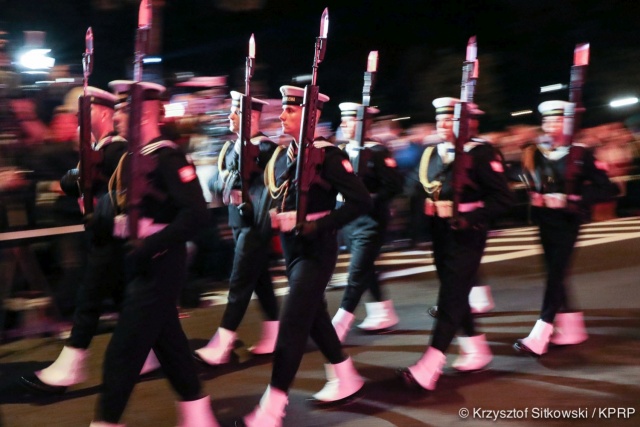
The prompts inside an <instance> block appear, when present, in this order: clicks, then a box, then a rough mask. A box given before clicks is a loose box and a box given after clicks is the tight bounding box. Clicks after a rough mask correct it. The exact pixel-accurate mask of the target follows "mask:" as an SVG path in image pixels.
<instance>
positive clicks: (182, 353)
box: [96, 245, 201, 423]
mask: <svg viewBox="0 0 640 427" xmlns="http://www.w3.org/2000/svg"><path fill="white" fill-rule="evenodd" d="M138 267H139V266H138ZM186 274H187V270H186V248H185V245H178V246H175V247H173V248H171V249H169V250H168V251H167V252H166V253H164V254H163V255H161V256H158V257H156V258H154V259H153V260H152V261H151V265H150V266H149V268H148V272H147V273H146V274H144V273H140V272H138V274H137V275H136V277H135V278H134V279H133V280H132V281H131V282H130V283H128V284H127V287H126V290H125V299H124V302H123V305H122V311H121V313H120V318H119V320H118V324H117V326H116V329H115V331H114V333H113V337H112V338H111V342H110V343H109V346H108V347H107V351H106V354H105V360H104V366H103V378H102V392H101V394H100V396H99V398H98V405H97V408H96V411H97V414H96V420H100V421H106V422H110V423H118V421H119V420H120V418H121V417H122V414H123V412H124V410H125V407H126V405H127V402H128V400H129V397H130V396H131V393H132V391H133V388H134V386H135V383H136V382H137V381H138V377H139V373H140V370H141V369H142V366H143V365H144V361H145V359H146V357H147V355H148V354H149V351H150V350H151V349H152V348H153V351H154V352H155V354H156V356H157V357H158V360H159V361H160V364H161V365H162V370H163V372H164V374H165V375H166V377H167V379H168V380H169V382H170V383H171V386H172V387H173V389H174V390H175V391H176V393H177V394H178V395H179V396H180V400H182V401H191V400H196V399H198V398H200V397H201V385H200V381H199V379H198V376H197V372H196V367H195V362H194V360H193V358H192V356H191V351H190V349H189V344H188V341H187V337H186V336H185V334H184V332H183V330H182V327H181V325H180V320H179V319H178V309H177V307H176V302H177V300H178V295H179V293H180V288H181V287H182V285H183V284H184V281H185V279H186Z"/></svg>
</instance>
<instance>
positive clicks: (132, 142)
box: [127, 0, 152, 239]
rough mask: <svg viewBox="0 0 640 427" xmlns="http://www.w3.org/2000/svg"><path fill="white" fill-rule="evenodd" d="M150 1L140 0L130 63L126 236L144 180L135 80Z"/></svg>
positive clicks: (132, 229) (132, 233)
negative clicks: (131, 81)
mask: <svg viewBox="0 0 640 427" xmlns="http://www.w3.org/2000/svg"><path fill="white" fill-rule="evenodd" d="M151 16H152V9H151V1H150V0H142V1H141V2H140V10H139V12H138V29H137V30H136V42H135V57H134V66H133V80H134V81H135V83H134V84H132V85H131V90H130V97H131V100H130V106H131V108H130V110H131V112H130V114H129V135H128V136H127V139H128V146H129V154H128V155H129V171H128V172H129V177H128V182H127V215H128V226H129V237H130V238H131V239H137V238H138V220H139V219H140V203H141V201H142V188H140V185H141V184H142V183H143V182H144V176H141V174H142V170H141V169H142V168H141V162H142V159H141V157H142V154H141V152H140V150H141V149H142V141H141V135H140V121H141V119H142V102H143V100H144V99H143V95H144V94H143V88H142V86H141V85H140V84H139V83H140V82H141V81H142V60H143V59H144V56H145V52H146V50H147V44H148V41H149V34H150V32H151Z"/></svg>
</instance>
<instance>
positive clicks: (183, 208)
mask: <svg viewBox="0 0 640 427" xmlns="http://www.w3.org/2000/svg"><path fill="white" fill-rule="evenodd" d="M141 152H142V153H143V155H142V156H141V159H142V162H141V163H142V164H141V165H140V167H141V168H142V169H143V171H144V174H143V176H144V180H143V182H136V183H135V184H136V185H141V186H142V190H141V200H140V217H145V218H151V219H152V220H153V222H154V223H157V224H167V226H166V227H165V228H164V229H162V230H161V231H158V232H157V233H155V234H152V235H151V236H148V237H146V238H144V239H143V246H142V248H141V250H140V255H147V256H153V255H154V254H156V253H160V252H162V251H164V250H166V249H168V248H169V247H171V246H173V245H179V244H184V243H186V242H187V241H188V240H189V239H191V238H192V237H193V236H194V235H195V234H196V233H197V232H198V231H199V230H201V229H202V228H204V227H206V226H207V225H208V218H209V217H208V213H207V204H206V202H205V200H204V196H203V194H202V187H201V186H200V182H199V180H198V177H197V175H196V170H195V166H194V165H193V164H192V163H190V162H189V161H187V158H186V157H185V155H184V153H183V152H182V150H181V149H180V148H179V147H178V146H177V145H176V144H174V143H172V142H170V141H167V140H163V139H162V138H157V139H155V140H152V141H150V142H149V143H148V144H146V145H145V146H144V147H142V149H141ZM128 164H129V162H128V161H125V162H124V171H123V173H122V174H121V176H122V177H123V181H124V186H125V188H128V182H127V180H128V174H127V173H126V172H127V169H128Z"/></svg>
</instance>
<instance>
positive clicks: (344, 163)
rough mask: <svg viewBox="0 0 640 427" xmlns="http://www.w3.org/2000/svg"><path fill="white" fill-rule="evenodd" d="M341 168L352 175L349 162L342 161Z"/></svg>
mask: <svg viewBox="0 0 640 427" xmlns="http://www.w3.org/2000/svg"><path fill="white" fill-rule="evenodd" d="M342 167H344V168H345V170H346V171H347V172H349V173H353V166H351V162H350V161H349V160H347V159H344V160H343V161H342Z"/></svg>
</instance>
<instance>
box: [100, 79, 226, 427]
mask: <svg viewBox="0 0 640 427" xmlns="http://www.w3.org/2000/svg"><path fill="white" fill-rule="evenodd" d="M131 84H133V82H130V85H131ZM138 84H139V85H141V86H142V99H143V101H142V102H141V111H140V123H139V127H140V148H139V150H140V151H139V155H140V165H139V166H138V167H139V168H140V171H142V172H143V174H142V175H143V176H144V179H143V180H140V181H139V182H134V183H132V182H128V180H127V176H128V175H127V173H126V172H127V169H128V165H129V163H130V162H131V160H130V157H131V156H132V155H136V153H133V154H130V155H129V156H127V157H125V161H124V162H123V163H122V164H121V165H120V166H119V167H118V170H117V171H116V177H122V178H123V180H120V181H119V182H118V183H117V187H116V188H117V190H118V191H117V193H118V194H117V200H118V207H119V209H123V210H124V212H125V213H129V214H130V209H131V205H130V204H131V203H132V201H131V200H126V197H127V196H128V195H130V193H131V192H132V189H131V186H132V185H134V184H135V185H142V186H143V187H142V188H140V190H141V191H140V192H139V193H140V196H141V197H140V199H139V204H138V205H137V206H135V207H137V208H138V209H139V212H140V219H139V221H138V230H139V231H138V235H137V238H136V239H132V238H129V239H128V241H127V248H128V249H129V251H128V252H127V254H126V258H125V261H126V267H127V269H128V273H129V274H130V277H129V278H130V280H129V281H128V283H127V285H126V293H125V299H124V301H123V304H122V311H121V313H120V317H119V320H118V324H117V325H116V329H115V331H114V333H113V336H112V338H111V341H110V343H109V345H108V347H107V351H106V355H105V361H104V367H103V388H102V392H101V393H100V396H99V398H98V403H97V406H96V412H95V420H94V421H93V422H92V423H91V425H92V426H100V427H102V426H112V425H118V423H119V421H120V418H121V417H122V414H123V412H124V410H125V407H126V405H127V402H128V400H129V397H130V396H131V393H132V391H133V388H134V386H135V383H136V380H137V373H138V372H140V369H141V368H142V366H143V364H144V361H145V358H146V357H147V355H148V354H149V351H150V350H151V349H152V348H153V350H154V352H155V354H156V355H157V357H158V359H159V361H160V363H161V365H162V367H163V370H164V373H165V374H166V376H167V378H168V380H169V381H170V383H171V385H172V387H173V388H174V390H175V391H176V392H177V393H178V395H179V396H180V401H179V402H178V411H179V420H180V421H179V425H181V426H192V425H198V426H206V427H212V426H218V423H217V421H216V420H215V417H214V415H213V413H212V411H211V406H210V399H209V397H208V396H207V395H205V394H204V393H203V391H202V387H201V384H200V381H199V379H198V376H197V373H196V367H195V363H194V361H193V358H192V357H191V352H190V350H189V344H188V342H187V337H186V336H185V334H184V332H183V330H182V328H181V326H180V321H179V318H178V310H177V308H176V301H177V299H178V295H179V292H180V288H181V287H182V285H183V284H184V282H185V280H186V273H187V267H186V242H187V240H188V239H189V238H191V237H192V236H193V235H194V234H195V233H196V232H197V231H198V229H199V228H201V227H203V226H205V225H206V223H207V210H206V202H205V201H204V197H203V195H202V189H201V187H200V184H199V181H198V179H197V176H196V172H195V167H194V166H193V165H192V164H190V163H189V162H188V161H187V159H186V157H185V155H184V154H183V153H182V152H181V151H180V149H179V147H178V146H177V145H176V144H175V143H173V142H171V141H168V140H165V139H164V138H162V137H161V135H160V128H159V124H158V119H159V115H160V108H161V105H160V95H161V93H162V92H164V90H165V88H164V87H163V86H160V85H158V84H155V83H146V82H142V83H138ZM134 107H135V106H132V108H134ZM126 224H127V219H126V217H124V216H119V217H118V218H117V220H116V222H115V227H114V234H116V235H119V236H121V237H129V236H128V230H127V227H126ZM195 423H197V424H195Z"/></svg>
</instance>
